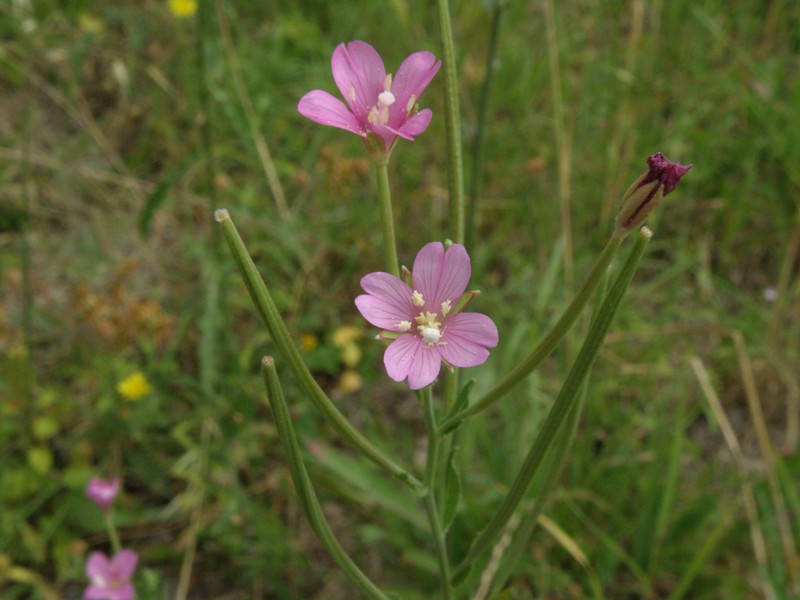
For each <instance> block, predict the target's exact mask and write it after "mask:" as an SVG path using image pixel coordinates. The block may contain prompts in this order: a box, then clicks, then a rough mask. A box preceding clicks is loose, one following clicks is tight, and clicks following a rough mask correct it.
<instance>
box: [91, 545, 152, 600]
mask: <svg viewBox="0 0 800 600" xmlns="http://www.w3.org/2000/svg"><path fill="white" fill-rule="evenodd" d="M138 561H139V557H138V555H137V554H136V552H134V551H133V550H120V551H119V552H117V553H116V554H115V555H114V557H113V558H112V559H111V560H109V558H108V557H107V556H106V555H105V554H103V553H102V552H93V553H92V555H91V556H90V557H89V560H88V561H87V562H86V576H87V577H88V578H89V579H90V581H91V584H90V585H89V587H87V588H86V589H85V590H84V592H83V598H84V600H132V599H133V597H134V595H135V593H136V591H135V590H134V587H133V584H132V583H131V581H130V580H131V577H132V576H133V572H134V571H135V570H136V563H137V562H138Z"/></svg>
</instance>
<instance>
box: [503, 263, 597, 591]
mask: <svg viewBox="0 0 800 600" xmlns="http://www.w3.org/2000/svg"><path fill="white" fill-rule="evenodd" d="M607 282H608V272H607V271H606V273H605V276H604V277H603V281H602V283H601V285H600V286H599V287H598V288H597V292H596V293H595V298H596V302H595V304H594V310H593V311H592V320H594V319H595V318H597V315H598V314H599V313H600V309H601V307H602V304H603V297H604V296H605V291H606V288H607ZM591 376H592V372H591V368H590V369H589V371H588V373H587V374H586V378H585V379H584V380H583V385H582V386H581V389H580V392H578V401H577V402H574V403H573V404H572V407H571V408H570V410H569V413H568V414H567V417H566V425H565V427H566V430H565V431H567V434H566V435H561V436H558V438H557V439H556V441H555V444H554V446H553V450H552V452H551V453H550V454H551V456H550V457H549V460H548V461H547V463H546V464H545V465H544V467H543V471H542V476H541V478H540V480H539V482H538V485H537V486H536V488H535V489H536V499H535V500H534V502H533V506H532V507H531V508H530V509H528V510H527V512H526V513H525V515H524V516H523V517H522V520H521V521H520V523H519V526H518V527H517V532H516V534H515V535H514V539H513V541H512V542H511V545H510V546H509V547H508V549H507V550H506V553H505V556H504V557H503V563H502V565H501V566H500V568H499V569H498V571H497V573H496V575H495V577H494V581H492V587H493V588H494V589H496V590H499V589H502V588H503V586H505V583H506V581H507V580H508V578H509V577H510V576H511V573H512V572H513V570H514V569H515V567H516V565H517V563H518V562H519V560H520V558H521V557H522V555H523V554H524V552H525V548H526V547H527V545H528V541H529V540H530V538H531V535H533V531H534V530H535V528H536V525H537V524H538V522H539V515H541V514H542V510H543V509H544V505H545V503H546V502H547V499H548V498H549V497H550V493H551V492H552V490H553V488H554V487H555V484H556V483H557V482H558V479H559V477H560V476H561V472H562V470H563V469H564V464H565V463H566V458H567V454H568V453H569V451H570V448H572V443H573V442H574V441H575V436H576V434H577V431H578V424H579V423H580V419H581V414H582V413H583V407H584V406H585V405H586V392H587V390H588V388H589V379H590V378H591Z"/></svg>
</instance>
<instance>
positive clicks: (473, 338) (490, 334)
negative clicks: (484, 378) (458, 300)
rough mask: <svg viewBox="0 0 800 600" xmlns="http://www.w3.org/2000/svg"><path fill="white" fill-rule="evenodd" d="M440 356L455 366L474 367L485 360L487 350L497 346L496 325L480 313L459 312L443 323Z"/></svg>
mask: <svg viewBox="0 0 800 600" xmlns="http://www.w3.org/2000/svg"><path fill="white" fill-rule="evenodd" d="M442 341H444V342H445V344H444V345H443V346H439V348H441V353H442V357H443V358H444V359H445V360H446V361H447V362H449V363H450V364H452V365H454V366H456V367H475V366H477V365H480V364H483V363H484V362H486V359H487V358H489V350H487V348H494V347H495V346H497V341H498V335H497V327H496V326H495V324H494V322H493V321H492V320H491V319H490V318H489V317H487V316H486V315H482V314H481V313H459V314H457V315H453V316H452V317H450V318H449V319H447V322H446V323H445V325H444V332H443V336H442Z"/></svg>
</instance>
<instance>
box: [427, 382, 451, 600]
mask: <svg viewBox="0 0 800 600" xmlns="http://www.w3.org/2000/svg"><path fill="white" fill-rule="evenodd" d="M419 396H420V400H421V401H422V412H423V415H424V417H425V427H426V429H427V432H428V451H427V457H426V460H425V487H426V489H427V490H428V493H427V494H425V498H424V500H425V510H426V512H427V513H428V522H429V523H430V527H431V536H432V537H433V543H434V544H435V545H436V557H437V560H438V561H439V576H440V577H441V587H442V599H443V600H451V599H452V598H453V586H452V584H451V582H450V559H449V558H448V556H447V540H446V538H445V532H444V529H443V527H442V519H441V516H440V514H439V505H438V501H437V491H438V486H437V477H438V465H439V452H440V442H441V436H440V435H439V434H438V433H436V415H435V413H434V410H433V392H432V390H431V387H430V386H428V387H426V388H424V389H422V390H421V391H420V392H419Z"/></svg>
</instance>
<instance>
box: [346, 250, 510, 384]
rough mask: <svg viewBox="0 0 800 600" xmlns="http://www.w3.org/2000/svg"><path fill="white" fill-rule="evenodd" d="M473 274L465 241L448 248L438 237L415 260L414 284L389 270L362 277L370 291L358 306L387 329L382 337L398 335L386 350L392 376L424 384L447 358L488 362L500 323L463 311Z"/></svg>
mask: <svg viewBox="0 0 800 600" xmlns="http://www.w3.org/2000/svg"><path fill="white" fill-rule="evenodd" d="M470 274H471V266H470V259H469V255H468V254H467V251H466V249H465V248H464V246H462V245H461V244H452V245H451V246H450V247H449V248H446V249H445V247H444V245H443V244H441V243H439V242H432V243H430V244H427V245H425V246H424V247H423V248H422V249H421V250H420V251H419V253H418V254H417V257H416V259H415V260H414V268H413V269H412V272H411V277H410V280H409V281H410V282H411V284H412V286H411V287H409V286H408V285H407V284H406V283H405V282H403V281H401V280H400V279H398V278H397V277H394V276H393V275H390V274H388V273H370V274H369V275H366V276H365V277H363V278H362V279H361V287H362V288H363V290H364V291H365V292H366V293H365V294H362V295H360V296H358V297H357V298H356V307H357V308H358V310H359V312H361V315H362V316H363V317H364V318H365V319H366V320H367V321H369V322H370V323H371V324H372V325H375V326H376V327H380V328H381V329H383V330H384V331H385V335H384V336H381V337H387V338H390V339H393V341H392V342H391V344H389V347H388V348H386V352H385V353H384V355H383V363H384V366H385V367H386V373H387V374H388V375H389V377H390V378H391V379H393V380H395V381H398V382H399V381H406V380H407V382H408V387H409V388H411V389H412V390H418V389H421V388H424V387H426V386H428V385H431V384H432V383H433V382H434V381H436V378H437V377H438V376H439V372H440V371H441V368H442V363H443V362H446V363H447V364H449V365H453V366H456V367H475V366H478V365H480V364H483V363H484V362H486V360H487V359H488V358H489V349H490V348H494V347H495V346H497V342H498V334H497V327H495V324H494V322H493V321H492V320H491V319H490V318H489V317H487V316H486V315H483V314H480V313H462V312H461V309H460V308H459V306H462V307H463V306H464V305H465V303H464V302H462V303H461V304H460V305H459V301H460V300H461V298H462V296H463V295H464V290H466V287H467V283H469V278H470ZM476 293H477V292H470V294H476ZM386 332H390V333H386Z"/></svg>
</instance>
